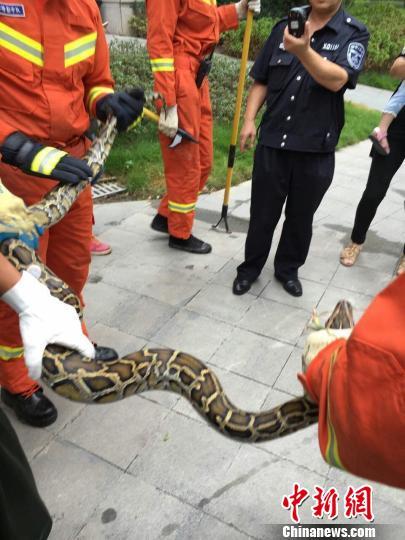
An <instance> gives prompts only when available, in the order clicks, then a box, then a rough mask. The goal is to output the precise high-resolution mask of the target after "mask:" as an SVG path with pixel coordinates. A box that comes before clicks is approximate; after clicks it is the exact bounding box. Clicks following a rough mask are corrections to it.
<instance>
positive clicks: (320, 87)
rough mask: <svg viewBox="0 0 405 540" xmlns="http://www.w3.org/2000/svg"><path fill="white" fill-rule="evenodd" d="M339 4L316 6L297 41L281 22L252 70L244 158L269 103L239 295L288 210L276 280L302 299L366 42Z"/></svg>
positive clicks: (314, 1) (318, 1)
mask: <svg viewBox="0 0 405 540" xmlns="http://www.w3.org/2000/svg"><path fill="white" fill-rule="evenodd" d="M341 4H342V2H341V0H311V1H310V5H311V7H310V12H309V16H308V21H307V22H306V25H305V32H304V34H303V36H302V37H300V38H296V37H294V36H292V35H291V34H290V33H289V31H288V26H287V18H284V19H282V20H281V21H280V22H279V23H277V24H276V25H275V26H274V28H273V30H272V32H271V34H270V36H269V38H268V40H267V42H266V43H265V45H264V47H263V49H262V50H261V52H260V54H259V56H258V58H257V60H256V62H255V64H254V66H253V68H252V70H251V73H250V75H251V76H252V78H253V79H254V84H253V86H252V88H251V90H250V93H249V97H248V102H247V107H246V113H245V122H244V125H243V128H242V130H241V135H240V146H241V150H243V149H244V148H245V145H246V143H250V146H252V145H253V142H254V140H255V136H256V127H255V122H254V121H255V117H256V115H257V113H258V111H259V109H260V108H261V106H262V105H263V103H264V101H266V103H267V109H266V111H265V113H264V115H263V118H262V121H261V126H260V134H259V139H258V145H257V148H256V152H255V160H254V167H253V181H252V197H251V219H250V224H249V231H248V235H247V239H246V246H245V260H244V262H243V263H242V264H241V265H239V266H238V269H237V277H236V279H235V280H234V283H233V292H234V294H238V295H240V294H244V293H246V292H247V291H248V290H249V289H250V287H251V284H252V283H253V282H254V281H255V280H256V279H257V278H258V277H259V275H260V272H261V271H262V268H263V266H264V265H265V263H266V260H267V257H268V255H269V252H270V247H271V242H272V237H273V233H274V229H275V228H276V225H277V223H278V221H279V219H280V216H281V211H282V208H283V205H284V203H285V202H286V208H285V221H284V224H283V230H282V234H281V238H280V242H279V245H278V248H277V252H276V255H275V259H274V268H275V277H276V279H278V280H279V281H280V282H281V283H282V285H283V287H284V289H285V290H286V291H287V292H288V293H289V294H292V295H293V296H301V295H302V286H301V283H300V281H299V279H298V268H299V267H300V266H302V265H303V264H304V263H305V260H306V258H307V254H308V251H309V246H310V242H311V236H312V221H313V216H314V213H315V211H316V209H317V208H318V206H319V204H320V202H321V201H322V198H323V196H324V194H325V192H326V190H327V189H328V187H329V186H330V184H331V182H332V178H333V173H334V151H335V148H336V144H337V142H338V139H339V135H340V132H341V130H342V128H343V125H344V102H343V94H344V92H345V90H346V88H354V87H355V86H356V81H357V78H358V75H359V73H360V71H361V69H362V67H363V64H364V60H365V56H366V50H367V44H368V39H369V34H368V31H367V28H366V27H365V26H364V25H363V24H362V23H361V22H359V21H357V20H356V19H354V18H353V17H351V16H350V15H348V14H347V13H346V12H345V11H344V10H343V9H342V6H341Z"/></svg>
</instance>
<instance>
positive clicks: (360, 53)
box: [347, 41, 366, 69]
mask: <svg viewBox="0 0 405 540" xmlns="http://www.w3.org/2000/svg"><path fill="white" fill-rule="evenodd" d="M365 54H366V49H365V47H364V45H363V44H362V43H359V42H357V41H353V43H350V45H349V48H348V49H347V61H348V62H349V65H350V67H352V68H353V69H360V66H361V64H362V62H363V58H364V56H365Z"/></svg>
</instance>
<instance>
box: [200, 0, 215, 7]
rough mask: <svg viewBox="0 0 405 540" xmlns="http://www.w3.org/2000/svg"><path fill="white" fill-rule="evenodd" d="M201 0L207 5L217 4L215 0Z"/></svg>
mask: <svg viewBox="0 0 405 540" xmlns="http://www.w3.org/2000/svg"><path fill="white" fill-rule="evenodd" d="M201 1H202V2H204V4H208V5H209V6H216V5H217V0H201Z"/></svg>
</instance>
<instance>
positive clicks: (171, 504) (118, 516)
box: [77, 474, 247, 540]
mask: <svg viewBox="0 0 405 540" xmlns="http://www.w3.org/2000/svg"><path fill="white" fill-rule="evenodd" d="M109 519H110V520H111V521H109ZM206 530H210V531H212V532H214V531H217V534H219V535H220V536H218V538H221V539H222V538H237V539H241V540H242V539H245V538H247V537H246V536H245V535H243V534H242V533H239V532H237V531H236V530H235V529H233V528H231V527H229V526H227V525H225V524H223V523H221V522H219V521H218V520H217V519H214V518H212V517H210V516H207V515H202V514H201V513H200V512H199V511H198V510H197V509H195V508H193V507H192V506H190V505H189V504H187V503H184V502H181V501H179V500H178V499H176V498H175V497H172V496H170V495H168V494H166V493H164V492H162V491H161V490H159V489H156V488H154V487H153V486H150V485H149V484H147V483H146V482H143V481H140V480H139V479H137V478H134V477H133V476H131V475H129V474H125V475H122V476H121V478H120V479H119V481H118V482H117V485H116V486H114V488H113V489H112V490H111V492H109V493H108V495H107V497H106V498H105V500H104V501H103V502H102V503H101V504H100V505H99V506H98V507H97V509H96V510H95V512H94V515H93V516H92V517H91V519H90V520H89V522H88V523H87V524H86V525H85V527H84V528H83V529H82V531H81V532H80V534H79V535H78V536H77V540H89V539H99V538H100V539H101V538H103V539H106V540H110V539H111V540H117V539H119V540H135V539H139V540H141V539H142V540H153V539H161V538H166V537H170V538H173V539H183V538H193V539H197V538H202V536H201V534H202V531H206ZM199 531H200V534H199ZM231 535H234V536H231Z"/></svg>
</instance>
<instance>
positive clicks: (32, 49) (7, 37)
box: [0, 22, 44, 69]
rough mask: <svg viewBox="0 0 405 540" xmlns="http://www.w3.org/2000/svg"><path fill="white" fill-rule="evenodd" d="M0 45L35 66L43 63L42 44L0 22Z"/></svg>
mask: <svg viewBox="0 0 405 540" xmlns="http://www.w3.org/2000/svg"><path fill="white" fill-rule="evenodd" d="M0 47H4V48H5V49H8V50H9V51H11V52H13V53H15V54H17V55H18V56H21V57H22V58H25V60H28V61H29V62H32V63H33V64H36V65H37V66H41V67H42V66H43V65H44V48H43V47H42V45H41V44H40V43H38V42H37V41H34V40H33V39H31V38H29V37H27V36H25V35H24V34H21V33H20V32H17V31H16V30H14V29H13V28H11V27H10V26H7V24H4V23H2V22H0ZM16 69H18V68H17V67H16Z"/></svg>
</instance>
